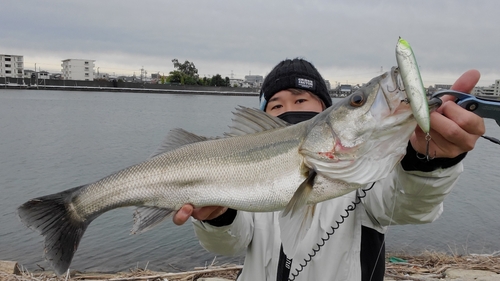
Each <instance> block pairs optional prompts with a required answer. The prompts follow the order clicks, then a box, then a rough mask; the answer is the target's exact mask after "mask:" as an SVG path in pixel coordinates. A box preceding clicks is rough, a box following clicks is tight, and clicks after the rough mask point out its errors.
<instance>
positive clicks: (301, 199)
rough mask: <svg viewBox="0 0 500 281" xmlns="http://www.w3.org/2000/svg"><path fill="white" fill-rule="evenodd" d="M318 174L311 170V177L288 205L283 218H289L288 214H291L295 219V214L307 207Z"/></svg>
mask: <svg viewBox="0 0 500 281" xmlns="http://www.w3.org/2000/svg"><path fill="white" fill-rule="evenodd" d="M316 175H317V174H316V172H315V171H314V170H309V175H308V176H307V178H306V179H305V180H304V181H303V182H302V183H301V184H300V186H299V188H297V191H295V194H294V195H293V196H292V199H290V202H288V205H286V207H285V210H284V211H283V213H282V216H287V215H288V213H290V212H291V216H292V217H293V215H294V213H295V212H296V211H297V210H299V209H300V208H302V207H303V206H305V205H306V203H307V199H308V198H309V195H310V194H311V192H312V190H313V185H314V179H315V178H316Z"/></svg>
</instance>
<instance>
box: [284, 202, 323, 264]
mask: <svg viewBox="0 0 500 281" xmlns="http://www.w3.org/2000/svg"><path fill="white" fill-rule="evenodd" d="M315 209H316V205H306V206H303V207H302V208H301V209H299V210H297V211H296V212H294V214H293V216H292V215H290V214H289V215H286V216H280V218H279V224H280V237H281V243H282V245H283V252H284V253H285V254H286V255H287V257H289V258H293V256H294V255H295V252H296V251H297V248H298V246H299V245H300V243H301V242H302V241H303V240H304V237H305V236H306V234H307V231H308V230H309V228H311V224H312V219H313V217H314V211H315Z"/></svg>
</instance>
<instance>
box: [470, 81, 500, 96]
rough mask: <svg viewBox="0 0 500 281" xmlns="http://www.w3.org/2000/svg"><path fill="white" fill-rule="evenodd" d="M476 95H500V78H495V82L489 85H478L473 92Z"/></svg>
mask: <svg viewBox="0 0 500 281" xmlns="http://www.w3.org/2000/svg"><path fill="white" fill-rule="evenodd" d="M472 94H473V95H476V96H486V97H500V79H497V80H495V84H492V85H491V86H489V87H476V88H474V91H473V93H472Z"/></svg>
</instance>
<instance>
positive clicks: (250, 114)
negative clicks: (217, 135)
mask: <svg viewBox="0 0 500 281" xmlns="http://www.w3.org/2000/svg"><path fill="white" fill-rule="evenodd" d="M232 121H233V122H232V124H231V125H230V126H229V129H230V131H229V132H228V133H225V134H224V135H225V136H228V137H234V136H243V135H247V134H254V133H258V132H263V131H267V130H271V129H277V128H283V127H286V126H288V125H289V124H288V123H287V122H285V121H283V120H281V119H279V118H278V117H274V116H271V115H269V114H267V113H265V112H264V111H262V110H259V109H255V108H248V107H244V106H239V107H237V108H236V111H235V112H233V119H232Z"/></svg>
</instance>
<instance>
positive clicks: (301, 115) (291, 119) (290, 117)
mask: <svg viewBox="0 0 500 281" xmlns="http://www.w3.org/2000/svg"><path fill="white" fill-rule="evenodd" d="M316 115H318V112H313V111H288V112H285V113H282V114H280V115H278V118H279V119H281V120H283V121H286V122H288V123H290V124H297V123H300V122H302V121H306V120H309V119H311V118H313V117H314V116H316Z"/></svg>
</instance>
